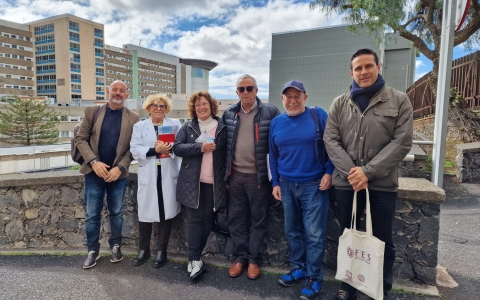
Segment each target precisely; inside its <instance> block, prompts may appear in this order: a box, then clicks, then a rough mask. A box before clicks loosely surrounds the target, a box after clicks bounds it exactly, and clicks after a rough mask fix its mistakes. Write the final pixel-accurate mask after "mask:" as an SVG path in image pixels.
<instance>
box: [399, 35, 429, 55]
mask: <svg viewBox="0 0 480 300" xmlns="http://www.w3.org/2000/svg"><path fill="white" fill-rule="evenodd" d="M400 36H401V37H403V38H406V39H407V40H409V41H411V42H413V45H414V46H415V47H416V48H417V49H418V51H420V52H421V53H422V54H423V55H425V56H426V57H427V58H428V59H430V60H432V61H433V60H434V59H435V50H430V49H429V48H428V47H427V45H426V44H425V42H424V41H423V40H422V39H421V38H419V37H418V36H416V35H414V34H412V33H410V32H408V31H406V30H402V31H400Z"/></svg>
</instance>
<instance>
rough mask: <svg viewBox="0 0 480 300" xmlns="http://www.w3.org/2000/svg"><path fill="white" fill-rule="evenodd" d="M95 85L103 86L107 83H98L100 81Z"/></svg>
mask: <svg viewBox="0 0 480 300" xmlns="http://www.w3.org/2000/svg"><path fill="white" fill-rule="evenodd" d="M95 84H96V85H102V86H104V85H105V83H103V82H98V81H97V82H96V83H95Z"/></svg>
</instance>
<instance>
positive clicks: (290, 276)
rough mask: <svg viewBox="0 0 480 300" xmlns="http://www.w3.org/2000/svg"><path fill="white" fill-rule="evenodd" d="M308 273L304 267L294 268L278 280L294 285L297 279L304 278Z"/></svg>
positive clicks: (283, 283) (282, 283)
mask: <svg viewBox="0 0 480 300" xmlns="http://www.w3.org/2000/svg"><path fill="white" fill-rule="evenodd" d="M306 275H307V273H306V272H305V271H304V270H302V269H297V268H293V269H291V270H290V272H288V273H287V274H285V275H283V276H282V277H281V278H280V279H279V280H278V282H279V283H280V284H281V285H283V286H292V285H294V284H295V283H297V281H300V280H303V279H304V278H305V276H306Z"/></svg>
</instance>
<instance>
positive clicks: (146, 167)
mask: <svg viewBox="0 0 480 300" xmlns="http://www.w3.org/2000/svg"><path fill="white" fill-rule="evenodd" d="M143 108H144V109H145V110H146V111H147V112H148V113H149V114H150V118H149V119H147V120H144V121H140V122H138V123H136V124H135V125H134V127H133V134H132V139H131V141H130V152H131V153H132V155H133V158H134V159H136V160H137V161H138V193H137V202H138V221H139V226H138V227H139V251H138V255H137V257H136V258H135V260H134V262H133V264H134V265H135V266H139V265H141V264H143V263H145V262H146V261H147V260H148V259H149V258H150V254H151V252H150V239H151V235H152V225H153V223H155V222H158V234H157V255H156V257H155V260H154V262H153V267H154V268H161V267H163V266H164V265H165V264H166V262H167V246H168V240H169V238H170V230H171V227H172V220H173V218H174V217H175V216H176V215H177V214H178V213H179V212H180V210H181V207H180V204H179V203H178V202H177V201H176V195H175V190H176V186H177V178H178V172H179V168H180V160H179V158H178V157H176V156H175V155H174V154H173V153H171V152H172V151H171V149H172V144H173V143H172V144H170V143H167V142H162V141H159V140H158V134H159V133H160V132H162V131H163V132H164V130H165V129H167V131H169V130H168V129H171V130H172V132H173V133H174V134H175V135H176V134H177V132H178V131H179V130H180V127H181V126H182V125H181V124H180V122H179V121H178V120H177V119H171V118H167V117H166V116H165V115H166V114H168V113H169V112H170V111H171V109H172V102H171V100H170V99H169V98H168V96H167V95H164V94H156V95H150V96H148V97H147V99H146V100H145V102H144V103H143ZM169 126H171V128H169ZM159 154H169V156H170V157H168V158H159ZM167 156H168V155H167Z"/></svg>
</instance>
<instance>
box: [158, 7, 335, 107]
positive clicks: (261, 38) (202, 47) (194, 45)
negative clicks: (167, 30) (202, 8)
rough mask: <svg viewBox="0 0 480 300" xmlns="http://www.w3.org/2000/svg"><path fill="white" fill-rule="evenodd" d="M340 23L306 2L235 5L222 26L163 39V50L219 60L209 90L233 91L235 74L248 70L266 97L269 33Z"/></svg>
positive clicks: (212, 74)
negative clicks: (172, 38) (164, 40)
mask: <svg viewBox="0 0 480 300" xmlns="http://www.w3.org/2000/svg"><path fill="white" fill-rule="evenodd" d="M340 23H341V19H340V18H339V17H335V18H332V19H328V20H327V19H325V18H324V17H322V15H320V14H319V13H317V12H313V11H311V10H310V9H309V6H308V3H293V2H292V1H287V0H277V1H270V2H268V3H267V5H266V6H263V7H254V6H250V7H241V8H237V9H236V10H235V11H234V12H233V15H232V17H231V18H230V19H228V20H227V21H226V22H225V24H224V25H222V26H203V27H201V28H199V29H198V30H195V31H187V32H183V33H182V34H181V36H180V37H179V38H178V39H176V40H173V41H171V42H169V43H166V44H165V45H164V46H163V47H162V50H163V51H165V52H167V53H171V54H175V55H179V56H182V57H195V58H202V59H208V60H213V61H216V62H218V63H219V64H220V65H219V66H218V67H217V68H215V69H214V70H213V71H212V72H211V77H210V90H211V91H212V93H214V94H223V93H226V92H227V91H232V92H233V91H234V88H235V82H236V80H237V78H238V77H239V76H240V75H241V74H244V73H248V74H250V75H252V76H254V77H255V78H256V79H257V82H258V84H259V87H260V89H259V96H260V97H266V96H267V95H268V81H269V64H270V57H271V43H272V33H277V32H286V31H295V30H304V29H310V28H318V27H323V26H331V25H337V24H340ZM299 46H300V45H299ZM232 92H230V93H229V95H232ZM233 95H234V94H233ZM217 97H218V95H217Z"/></svg>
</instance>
